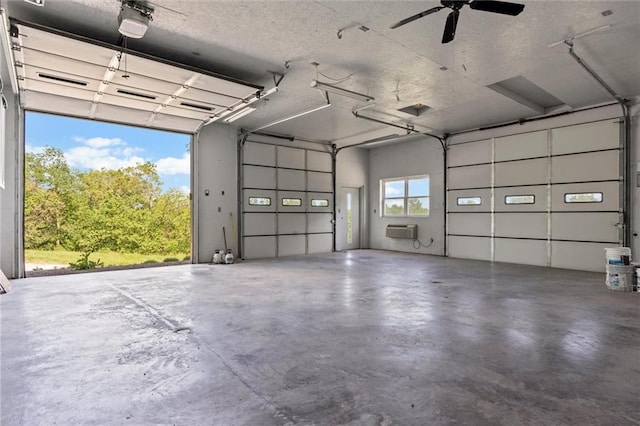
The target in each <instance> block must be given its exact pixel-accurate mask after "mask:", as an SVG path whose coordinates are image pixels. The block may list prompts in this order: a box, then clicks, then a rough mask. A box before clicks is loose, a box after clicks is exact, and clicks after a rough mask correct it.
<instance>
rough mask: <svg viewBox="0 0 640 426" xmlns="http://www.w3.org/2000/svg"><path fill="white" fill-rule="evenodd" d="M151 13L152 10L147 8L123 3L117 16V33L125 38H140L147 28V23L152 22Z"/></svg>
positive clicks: (127, 2)
mask: <svg viewBox="0 0 640 426" xmlns="http://www.w3.org/2000/svg"><path fill="white" fill-rule="evenodd" d="M152 13H153V9H152V8H150V7H148V6H145V5H142V4H139V3H136V2H133V1H123V2H122V7H121V8H120V15H118V23H119V24H120V27H119V28H118V31H120V34H122V35H123V36H125V37H129V38H142V37H143V36H144V34H145V33H146V32H147V28H149V21H151V20H153V17H152V16H151V14H152Z"/></svg>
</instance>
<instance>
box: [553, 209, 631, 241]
mask: <svg viewBox="0 0 640 426" xmlns="http://www.w3.org/2000/svg"><path fill="white" fill-rule="evenodd" d="M619 220H620V219H619V215H618V213H554V214H552V215H551V238H553V239H557V240H576V241H600V242H613V243H614V244H615V243H616V242H617V241H618V239H619V229H618V227H617V226H616V225H617V224H618V223H619Z"/></svg>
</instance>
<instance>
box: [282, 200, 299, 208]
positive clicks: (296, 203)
mask: <svg viewBox="0 0 640 426" xmlns="http://www.w3.org/2000/svg"><path fill="white" fill-rule="evenodd" d="M282 205H283V206H287V207H297V206H301V205H302V200H301V199H300V198H283V199H282Z"/></svg>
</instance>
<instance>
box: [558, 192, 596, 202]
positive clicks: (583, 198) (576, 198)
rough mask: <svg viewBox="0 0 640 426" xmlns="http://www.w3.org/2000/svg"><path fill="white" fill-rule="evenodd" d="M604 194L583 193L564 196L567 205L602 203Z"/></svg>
mask: <svg viewBox="0 0 640 426" xmlns="http://www.w3.org/2000/svg"><path fill="white" fill-rule="evenodd" d="M602 200H603V196H602V192H581V193H575V194H564V202H565V203H601V202H602Z"/></svg>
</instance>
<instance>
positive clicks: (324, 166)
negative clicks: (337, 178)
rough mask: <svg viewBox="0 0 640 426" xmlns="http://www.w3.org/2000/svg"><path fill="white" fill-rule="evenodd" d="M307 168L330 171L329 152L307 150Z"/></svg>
mask: <svg viewBox="0 0 640 426" xmlns="http://www.w3.org/2000/svg"><path fill="white" fill-rule="evenodd" d="M307 169H309V170H317V171H321V172H331V154H327V153H324V152H317V151H307Z"/></svg>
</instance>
